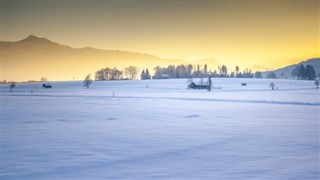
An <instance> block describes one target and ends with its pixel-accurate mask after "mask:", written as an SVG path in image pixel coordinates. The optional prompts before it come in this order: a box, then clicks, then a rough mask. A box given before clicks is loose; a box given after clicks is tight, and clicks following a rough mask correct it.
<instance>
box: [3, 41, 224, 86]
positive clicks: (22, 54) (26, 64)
mask: <svg viewBox="0 0 320 180" xmlns="http://www.w3.org/2000/svg"><path fill="white" fill-rule="evenodd" d="M1 47H2V51H1V56H2V76H3V77H2V79H3V80H5V79H6V80H19V81H21V80H23V81H26V80H39V79H40V77H47V78H48V79H49V80H66V77H67V78H69V80H71V79H83V78H84V77H85V76H86V75H87V74H89V73H91V74H93V73H94V72H95V71H97V70H99V69H101V68H105V67H110V68H113V67H117V68H119V69H123V68H124V67H127V66H130V65H133V66H138V67H139V68H140V69H145V68H149V70H151V71H152V69H153V68H154V67H156V66H161V67H163V66H167V65H170V64H172V65H178V64H189V63H191V64H193V63H201V64H208V66H209V65H210V66H218V65H219V62H218V61H216V60H214V59H205V60H201V61H199V62H189V61H185V60H181V59H165V58H159V57H156V56H153V55H150V54H144V53H137V52H128V51H120V50H102V49H94V48H91V47H84V48H72V47H70V46H66V45H62V44H59V43H56V42H52V41H50V40H48V39H46V38H39V37H36V36H34V35H30V36H28V37H27V38H25V39H23V40H20V41H16V42H8V41H2V42H1ZM30 70H32V72H30Z"/></svg>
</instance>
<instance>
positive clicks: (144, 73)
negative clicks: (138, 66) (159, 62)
mask: <svg viewBox="0 0 320 180" xmlns="http://www.w3.org/2000/svg"><path fill="white" fill-rule="evenodd" d="M140 77H141V79H142V80H144V79H151V75H150V73H149V70H148V68H147V69H146V70H144V69H143V70H142V72H141V76H140Z"/></svg>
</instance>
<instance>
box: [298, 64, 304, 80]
mask: <svg viewBox="0 0 320 180" xmlns="http://www.w3.org/2000/svg"><path fill="white" fill-rule="evenodd" d="M305 78H306V68H305V67H304V65H303V64H301V65H300V67H299V71H298V79H305Z"/></svg>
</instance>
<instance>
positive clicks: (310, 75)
mask: <svg viewBox="0 0 320 180" xmlns="http://www.w3.org/2000/svg"><path fill="white" fill-rule="evenodd" d="M291 75H292V76H294V77H297V78H298V79H302V80H304V79H306V80H314V79H316V77H317V76H316V71H315V70H314V67H313V66H312V65H310V64H308V65H306V66H304V65H303V64H300V65H297V66H296V67H295V68H294V69H293V70H292V72H291ZM318 76H319V75H318Z"/></svg>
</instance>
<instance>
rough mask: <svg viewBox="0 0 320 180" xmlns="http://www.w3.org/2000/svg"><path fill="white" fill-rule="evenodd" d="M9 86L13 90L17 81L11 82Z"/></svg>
mask: <svg viewBox="0 0 320 180" xmlns="http://www.w3.org/2000/svg"><path fill="white" fill-rule="evenodd" d="M9 87H10V92H12V89H13V88H15V87H16V83H15V82H13V83H11V84H10V85H9Z"/></svg>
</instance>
